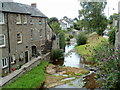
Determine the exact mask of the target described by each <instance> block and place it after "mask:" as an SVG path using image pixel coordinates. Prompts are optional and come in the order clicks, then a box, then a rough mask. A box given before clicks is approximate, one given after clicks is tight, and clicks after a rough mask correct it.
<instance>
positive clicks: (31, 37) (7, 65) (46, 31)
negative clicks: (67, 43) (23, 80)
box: [0, 2, 54, 76]
mask: <svg viewBox="0 0 120 90" xmlns="http://www.w3.org/2000/svg"><path fill="white" fill-rule="evenodd" d="M0 4H1V6H2V9H0V67H1V69H2V70H1V71H2V74H3V76H4V75H6V74H7V73H9V72H12V71H13V69H14V68H15V67H16V66H19V65H23V64H25V63H27V62H29V61H31V60H32V59H33V58H36V57H37V56H41V57H43V56H44V54H46V53H48V52H49V50H48V49H51V48H52V47H51V46H52V44H53V43H52V41H51V38H52V35H53V34H54V33H53V31H52V29H51V28H50V27H49V25H48V24H47V16H45V15H44V14H43V13H42V12H41V11H40V10H38V9H37V8H36V3H33V4H31V6H30V5H25V4H20V3H15V2H0ZM48 47H49V48H48ZM46 50H48V51H46Z"/></svg>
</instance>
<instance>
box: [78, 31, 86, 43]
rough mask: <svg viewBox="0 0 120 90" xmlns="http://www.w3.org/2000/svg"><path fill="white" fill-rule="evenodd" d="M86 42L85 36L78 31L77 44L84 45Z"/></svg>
mask: <svg viewBox="0 0 120 90" xmlns="http://www.w3.org/2000/svg"><path fill="white" fill-rule="evenodd" d="M86 43H87V36H86V35H85V33H84V32H80V33H79V35H78V36H77V44H78V45H84V44H86Z"/></svg>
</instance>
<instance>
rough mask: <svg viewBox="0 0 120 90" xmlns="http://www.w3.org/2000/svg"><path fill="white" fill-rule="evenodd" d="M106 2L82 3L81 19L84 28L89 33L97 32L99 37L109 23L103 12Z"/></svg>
mask: <svg viewBox="0 0 120 90" xmlns="http://www.w3.org/2000/svg"><path fill="white" fill-rule="evenodd" d="M106 4H107V3H106V2H81V3H80V5H81V7H82V9H81V10H80V11H79V19H80V18H81V17H82V18H83V19H80V20H81V21H82V24H81V25H82V27H84V28H85V30H86V31H87V32H89V33H91V32H95V31H97V33H98V34H99V35H102V32H103V31H104V30H105V29H106V27H107V24H108V21H107V18H106V16H105V15H104V14H103V11H104V9H105V6H106Z"/></svg>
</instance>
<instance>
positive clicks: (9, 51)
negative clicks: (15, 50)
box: [7, 13, 11, 73]
mask: <svg viewBox="0 0 120 90" xmlns="http://www.w3.org/2000/svg"><path fill="white" fill-rule="evenodd" d="M7 36H8V56H9V59H8V60H9V61H8V68H9V73H10V72H11V67H10V66H11V65H10V53H11V50H10V34H9V19H8V13H7Z"/></svg>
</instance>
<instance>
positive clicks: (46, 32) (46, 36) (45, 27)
mask: <svg viewBox="0 0 120 90" xmlns="http://www.w3.org/2000/svg"><path fill="white" fill-rule="evenodd" d="M46 26H47V25H46V18H45V41H46V40H47V29H46Z"/></svg>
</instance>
